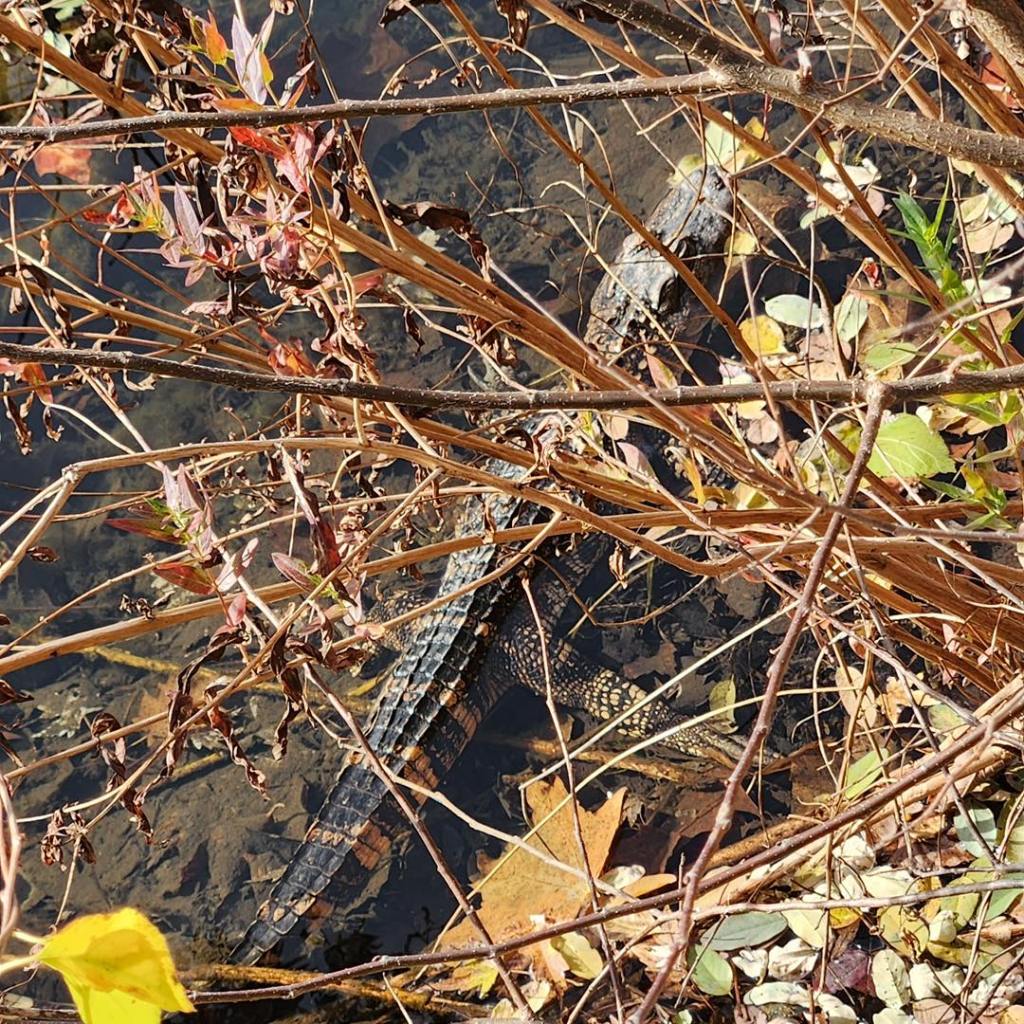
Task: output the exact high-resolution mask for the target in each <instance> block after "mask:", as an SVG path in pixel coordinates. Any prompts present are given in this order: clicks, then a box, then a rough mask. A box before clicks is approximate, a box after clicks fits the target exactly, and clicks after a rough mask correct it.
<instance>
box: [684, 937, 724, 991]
mask: <svg viewBox="0 0 1024 1024" xmlns="http://www.w3.org/2000/svg"><path fill="white" fill-rule="evenodd" d="M690 962H691V966H692V967H693V983H694V985H696V986H697V988H699V989H700V990H701V992H703V993H704V994H705V995H708V996H727V995H728V994H729V993H730V992H731V991H732V982H733V973H732V964H731V963H729V961H728V960H726V959H725V957H724V956H722V954H721V953H717V952H715V950H713V949H711V948H709V947H708V946H700V947H699V948H698V949H697V950H696V951H694V952H693V954H692V955H691V957H690Z"/></svg>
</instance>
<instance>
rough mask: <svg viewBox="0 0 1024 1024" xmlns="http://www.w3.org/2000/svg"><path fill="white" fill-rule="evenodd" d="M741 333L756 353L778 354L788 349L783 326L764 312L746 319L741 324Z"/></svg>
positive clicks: (763, 354) (762, 354) (761, 354)
mask: <svg viewBox="0 0 1024 1024" xmlns="http://www.w3.org/2000/svg"><path fill="white" fill-rule="evenodd" d="M740 334H741V335H743V340H744V341H745V342H746V343H747V344H748V345H749V346H750V348H751V349H752V351H753V352H754V354H755V355H759V356H762V357H764V356H776V355H781V354H783V353H785V351H786V345H785V337H784V336H783V333H782V328H781V327H780V326H779V325H778V323H776V321H774V320H773V319H772V318H771V317H770V316H766V315H764V314H763V313H762V314H761V315H759V316H755V317H752V318H751V319H750V320H744V321H743V323H741V324H740Z"/></svg>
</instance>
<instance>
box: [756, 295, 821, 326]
mask: <svg viewBox="0 0 1024 1024" xmlns="http://www.w3.org/2000/svg"><path fill="white" fill-rule="evenodd" d="M764 311H765V312H766V313H767V314H768V315H769V316H770V317H771V318H772V319H773V320H778V322H779V323H780V324H788V325H789V326H790V327H799V328H801V329H807V328H809V329H811V330H817V329H818V328H819V327H823V326H824V325H825V317H824V314H823V313H822V312H821V307H820V306H818V305H816V304H815V303H813V302H811V301H810V300H809V299H808V298H807V296H806V295H776V296H775V297H774V298H772V299H769V300H768V301H767V302H766V303H765V304H764Z"/></svg>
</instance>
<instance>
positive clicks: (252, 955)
mask: <svg viewBox="0 0 1024 1024" xmlns="http://www.w3.org/2000/svg"><path fill="white" fill-rule="evenodd" d="M709 181H710V183H711V184H712V185H713V186H714V187H713V188H711V189H708V188H705V190H704V193H703V198H702V199H701V201H699V202H698V201H696V194H695V192H694V190H693V186H692V185H691V184H689V183H688V182H683V183H681V184H679V185H677V186H675V187H674V188H673V189H672V190H671V191H670V192H669V194H668V196H666V198H665V199H664V200H663V201H662V202H661V204H660V205H659V207H658V209H657V210H656V212H655V214H654V215H653V216H652V219H651V222H650V223H651V226H652V228H653V229H654V230H655V231H657V233H658V234H659V236H660V237H661V238H662V239H663V240H664V241H665V242H666V244H670V245H672V246H673V247H674V248H677V249H681V250H683V252H684V254H689V255H695V254H699V253H707V252H721V250H722V248H723V243H724V239H725V237H726V236H727V231H728V222H727V220H726V218H725V217H724V215H723V213H722V209H723V206H724V199H723V196H724V195H725V189H724V186H722V184H721V182H720V181H719V180H718V179H717V176H715V177H713V180H712V179H710V178H709ZM691 229H695V230H691ZM687 250H688V252H687ZM681 301H682V300H681V294H680V291H679V288H678V279H677V277H676V275H675V274H674V273H673V272H671V269H670V268H668V267H667V266H666V265H665V263H664V262H663V261H662V260H660V259H659V258H657V257H656V255H655V254H654V253H652V252H651V250H650V249H649V248H647V247H646V246H644V245H643V244H642V243H640V242H639V239H637V237H636V236H635V235H631V236H630V237H629V238H627V239H626V241H625V242H624V243H623V246H622V250H621V253H620V255H619V257H618V259H617V260H616V262H615V264H614V265H613V268H612V271H611V272H610V274H609V275H607V276H606V279H605V281H604V282H602V285H601V287H600V288H599V289H598V291H597V293H595V297H594V300H593V302H592V305H591V319H590V322H589V326H588V334H587V337H588V340H591V341H593V342H594V343H595V344H596V345H598V346H599V347H600V348H601V349H602V351H605V352H609V351H612V350H613V348H614V343H615V342H617V341H618V340H619V339H620V338H621V337H622V336H623V335H624V334H626V333H628V332H630V331H633V330H635V329H636V328H637V324H638V322H639V321H641V320H647V321H650V318H651V317H659V316H663V315H665V314H668V313H671V312H674V311H678V309H679V308H680V306H681ZM648 333H649V332H648ZM489 469H490V470H491V471H492V472H494V473H496V474H501V475H504V476H506V477H511V478H518V477H520V476H521V475H522V473H523V470H522V469H521V468H519V467H514V466H512V465H510V464H507V463H504V462H494V463H492V464H491V466H489ZM542 516H543V511H542V510H540V509H538V508H537V507H536V506H533V505H531V504H529V503H526V502H522V501H520V500H519V499H517V498H515V497H514V496H511V495H507V494H497V495H488V496H481V497H474V498H472V499H470V500H469V501H468V502H467V504H466V505H465V506H464V509H463V511H462V514H461V516H460V518H459V524H460V525H459V527H458V529H459V531H460V532H462V533H466V534H479V533H481V532H487V531H493V530H501V529H506V528H509V527H512V526H522V525H526V524H529V523H531V522H537V521H538V520H539V519H540V518H541V517H542ZM612 545H613V542H612V541H611V540H610V539H609V538H607V537H605V536H603V535H591V536H587V537H584V538H583V539H581V540H580V541H579V542H578V543H577V544H576V545H575V546H574V547H572V548H570V549H569V550H568V551H566V552H560V553H558V554H557V555H554V556H553V557H552V558H551V560H550V564H547V565H545V564H544V559H542V558H538V559H537V560H536V563H535V564H536V565H537V566H538V568H537V570H536V571H535V572H534V573H533V575H532V577H531V579H530V583H529V586H530V588H531V592H532V597H533V601H532V602H529V601H527V600H525V599H524V595H523V590H522V587H521V585H520V583H519V580H518V578H517V575H516V573H513V572H510V573H505V574H496V575H495V578H494V579H490V580H489V581H487V582H484V583H483V584H482V585H481V584H480V581H481V580H482V579H484V578H485V577H489V576H491V575H492V574H495V572H496V570H498V569H499V568H500V566H501V563H502V560H503V558H505V557H507V556H506V554H505V553H503V552H502V551H501V550H499V549H498V548H497V547H495V546H493V545H484V546H481V547H478V548H475V549H472V550H470V551H467V552H463V553H461V554H459V555H457V556H454V557H452V558H451V559H449V561H448V564H447V567H446V569H445V571H444V573H443V576H442V578H441V582H440V585H439V588H438V596H447V595H451V594H456V595H457V596H455V597H454V598H452V599H451V600H450V601H448V602H447V603H445V604H443V605H442V606H440V607H439V608H437V609H436V610H434V611H433V612H431V613H428V614H427V615H425V616H423V618H422V619H421V620H420V621H419V622H418V623H417V627H416V628H415V630H414V631H413V632H412V634H411V637H410V639H409V642H408V643H407V644H406V645H405V646H404V649H403V650H402V651H401V653H400V655H399V657H398V658H397V661H396V662H395V664H394V666H393V668H392V669H391V672H390V676H389V678H388V679H387V681H386V682H385V684H384V689H383V692H382V695H381V698H380V700H379V702H378V704H377V706H376V708H375V709H374V711H373V713H372V715H371V719H370V723H369V727H368V730H367V734H366V735H367V740H368V742H369V744H370V746H371V747H372V749H373V750H374V751H375V753H376V754H377V756H378V757H379V758H380V760H381V761H382V762H383V764H384V765H385V766H386V768H387V769H388V770H389V771H390V772H391V773H393V775H394V776H396V777H398V778H400V779H403V780H405V781H407V782H408V783H411V784H412V788H407V789H406V794H407V796H408V797H409V798H410V800H411V801H412V802H413V803H414V804H420V803H422V802H423V800H424V799H425V795H424V794H425V792H426V791H431V790H434V789H435V788H436V787H437V786H438V784H439V782H440V780H441V779H442V778H443V777H444V775H445V773H446V772H447V771H448V769H449V768H450V767H451V766H452V764H453V763H454V762H455V760H456V759H457V758H458V756H459V755H460V754H461V753H462V751H463V749H464V748H465V746H466V744H467V743H468V742H469V740H470V738H471V737H472V736H473V733H474V732H475V731H476V728H477V726H478V725H479V724H480V722H481V720H482V719H483V718H484V716H485V715H486V714H487V713H488V712H489V711H490V710H491V708H492V707H493V706H494V704H495V703H496V702H497V700H498V699H499V698H500V697H501V696H502V694H503V693H504V692H505V691H506V690H507V689H508V688H510V687H511V686H513V685H516V684H522V685H526V686H528V687H530V688H532V689H534V690H539V691H540V692H542V693H543V692H546V691H547V688H548V687H549V686H550V689H551V693H552V695H553V696H554V698H555V700H556V701H557V702H558V703H560V704H563V705H566V706H570V707H577V708H583V709H585V710H587V711H589V712H590V713H592V714H594V715H595V716H597V717H599V718H602V719H607V718H609V717H612V716H615V715H618V714H620V713H622V712H624V711H626V710H627V709H628V708H630V707H632V706H633V705H635V704H638V703H639V704H640V709H639V710H638V711H637V712H636V713H635V714H633V715H631V716H630V718H629V719H628V720H627V721H628V724H627V726H626V727H624V731H626V732H628V733H631V734H633V735H639V736H645V735H650V734H651V733H653V732H656V731H662V730H665V729H669V728H671V727H672V726H674V725H676V726H678V725H681V724H682V723H681V721H680V719H679V717H678V716H677V715H676V714H675V713H674V712H673V711H672V710H671V709H670V708H669V707H668V706H667V705H666V704H664V703H663V702H660V701H650V700H647V701H644V698H645V697H646V696H647V695H646V693H645V691H643V690H641V689H640V688H639V687H637V686H635V685H634V684H631V683H628V682H626V681H624V680H622V679H620V678H619V677H618V676H617V675H616V674H615V673H613V672H610V671H609V670H607V669H604V668H600V667H597V666H595V665H592V664H591V663H589V662H588V661H586V660H585V659H584V658H583V657H581V656H580V655H579V654H578V653H577V652H576V651H575V650H574V648H572V647H571V646H570V645H569V644H568V643H565V642H556V641H554V640H552V638H551V630H552V627H554V626H555V624H557V623H558V621H559V619H560V618H561V617H562V614H563V612H565V611H566V609H567V607H568V605H569V603H570V601H571V600H572V594H573V590H574V588H575V586H576V585H577V584H578V583H580V582H581V581H582V580H583V579H584V578H585V577H586V576H587V575H588V573H589V572H590V571H591V569H593V568H594V566H595V565H596V564H597V563H598V562H599V561H600V560H602V559H604V558H606V557H607V555H608V554H609V553H610V551H611V549H612ZM548 550H549V549H545V552H547V551H548ZM467 588H473V589H469V590H468V592H465V593H462V591H466V590H467ZM534 609H536V610H537V614H535V612H534ZM538 618H539V619H540V620H541V623H542V624H543V627H544V629H545V639H546V640H547V644H546V646H547V649H548V651H547V652H548V659H547V662H546V666H545V662H544V661H543V660H542V659H541V657H540V651H541V650H542V644H541V642H540V638H538V636H537V629H538V624H537V619H538ZM545 667H546V669H547V671H545ZM669 745H671V746H674V747H676V749H680V750H683V751H684V752H686V753H688V754H691V755H707V754H711V755H713V756H717V757H718V758H719V759H721V758H722V756H723V753H725V754H726V755H731V756H733V757H735V755H736V753H737V752H738V747H739V745H738V744H736V743H735V741H731V740H730V739H729V738H728V737H725V736H722V735H721V734H719V733H716V732H714V730H711V729H708V728H707V727H704V728H701V729H694V728H688V729H686V730H685V731H680V732H678V733H676V734H675V737H674V738H673V739H672V740H670V741H669ZM407 829H408V823H407V821H406V820H405V819H404V817H403V815H402V812H401V810H400V808H399V807H398V805H397V803H396V801H395V800H394V799H393V798H392V797H391V796H390V795H389V793H388V789H387V786H386V785H385V783H384V782H383V781H382V780H381V779H380V777H379V776H378V775H377V774H376V773H375V772H374V770H373V768H372V767H371V766H370V765H369V764H366V763H365V762H364V759H363V756H362V755H361V754H360V753H359V752H358V751H355V752H352V753H350V754H349V755H348V756H347V757H346V759H345V762H344V764H343V765H342V767H341V770H340V771H339V773H338V776H337V779H336V782H335V784H334V786H333V788H332V789H331V791H330V793H329V795H328V796H327V799H326V800H325V802H324V805H323V807H322V808H321V810H320V812H319V814H318V815H317V818H316V820H315V822H314V823H313V825H312V826H311V827H310V829H309V831H308V833H307V835H306V838H305V841H304V842H303V844H302V846H301V847H300V849H299V850H298V851H297V853H296V855H295V857H294V858H293V860H292V861H291V863H290V864H289V866H288V868H287V869H286V871H285V874H284V876H283V877H282V878H281V880H280V881H279V882H278V883H277V884H276V885H275V887H274V889H273V891H272V892H271V894H270V897H269V899H268V900H267V902H266V903H265V904H264V905H263V906H262V907H261V909H260V911H259V914H258V916H257V919H256V920H255V921H254V923H253V924H252V925H251V926H250V928H249V930H248V932H247V933H246V936H245V937H244V939H243V941H242V943H241V944H240V946H239V947H238V948H237V949H236V950H235V954H234V956H235V959H236V960H238V961H240V962H245V963H253V962H256V961H257V960H259V959H260V958H261V957H262V956H263V955H264V954H265V953H267V952H269V951H270V950H272V949H274V948H275V947H277V946H278V945H279V944H280V943H281V941H282V940H283V939H284V938H285V937H286V936H288V935H289V934H290V933H292V932H293V931H295V930H296V929H297V928H298V927H299V925H300V923H301V921H302V919H303V918H305V917H310V916H323V915H324V914H325V913H328V912H329V911H330V910H331V909H333V908H338V909H344V908H351V907H354V906H356V905H358V904H359V903H360V902H362V901H363V900H364V899H365V898H366V897H367V896H368V895H369V894H370V892H371V891H372V885H371V879H372V878H373V877H374V876H375V875H376V876H379V875H380V874H381V873H382V871H383V870H384V869H385V868H386V866H387V863H388V859H389V853H390V851H391V847H392V845H393V843H394V842H395V840H396V839H397V838H398V837H399V836H400V835H401V834H403V833H404V832H406V831H407Z"/></svg>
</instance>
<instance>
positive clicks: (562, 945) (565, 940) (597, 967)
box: [551, 932, 604, 980]
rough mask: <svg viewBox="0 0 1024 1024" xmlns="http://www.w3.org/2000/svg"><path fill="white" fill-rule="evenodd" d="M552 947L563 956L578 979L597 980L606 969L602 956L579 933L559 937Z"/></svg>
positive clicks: (552, 943) (555, 939)
mask: <svg viewBox="0 0 1024 1024" xmlns="http://www.w3.org/2000/svg"><path fill="white" fill-rule="evenodd" d="M551 945H552V946H554V947H555V949H556V950H558V952H559V953H561V954H562V957H563V958H564V959H565V962H566V963H567V964H568V965H569V970H570V971H572V973H573V974H575V975H576V977H577V978H585V979H588V980H589V979H592V978H596V977H597V976H598V975H599V974H600V973H601V969H602V968H603V967H604V963H603V961H602V960H601V954H600V953H598V951H597V950H596V949H594V947H593V946H592V945H591V944H590V943H589V942H587V940H586V939H585V938H584V937H583V936H582V935H580V933H579V932H569V933H568V934H567V935H558V936H556V937H555V938H553V939H552V940H551Z"/></svg>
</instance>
